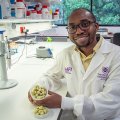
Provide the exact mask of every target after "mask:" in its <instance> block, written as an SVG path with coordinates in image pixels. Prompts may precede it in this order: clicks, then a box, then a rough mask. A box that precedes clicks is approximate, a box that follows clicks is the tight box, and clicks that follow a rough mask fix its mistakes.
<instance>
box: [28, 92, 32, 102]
mask: <svg viewBox="0 0 120 120" xmlns="http://www.w3.org/2000/svg"><path fill="white" fill-rule="evenodd" d="M28 99H29V101H30V102H32V103H33V99H32V97H31V95H30V92H28Z"/></svg>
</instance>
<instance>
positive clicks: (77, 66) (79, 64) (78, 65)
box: [72, 52, 85, 76]
mask: <svg viewBox="0 0 120 120" xmlns="http://www.w3.org/2000/svg"><path fill="white" fill-rule="evenodd" d="M72 59H73V60H76V61H75V62H74V65H75V70H76V73H77V72H78V71H80V73H81V74H80V73H79V75H80V76H81V75H82V76H84V74H85V69H84V66H83V64H82V61H81V59H80V54H79V53H78V52H74V54H73V58H72Z"/></svg>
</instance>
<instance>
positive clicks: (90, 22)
mask: <svg viewBox="0 0 120 120" xmlns="http://www.w3.org/2000/svg"><path fill="white" fill-rule="evenodd" d="M82 21H88V23H89V25H88V26H87V27H82V24H81V23H82V22H80V23H79V24H78V25H74V27H75V29H76V30H75V31H73V32H70V31H69V28H70V26H67V27H66V29H67V31H68V33H69V34H75V33H76V32H77V28H80V29H81V30H83V31H84V30H88V29H89V28H90V25H91V24H92V23H96V22H95V21H90V20H82Z"/></svg>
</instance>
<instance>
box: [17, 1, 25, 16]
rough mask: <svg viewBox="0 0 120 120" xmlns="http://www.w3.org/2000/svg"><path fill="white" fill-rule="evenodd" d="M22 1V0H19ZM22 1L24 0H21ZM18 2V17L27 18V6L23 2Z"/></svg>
mask: <svg viewBox="0 0 120 120" xmlns="http://www.w3.org/2000/svg"><path fill="white" fill-rule="evenodd" d="M18 1H20V0H18ZM21 1H22V0H21ZM21 1H20V2H16V18H25V16H26V8H25V5H24V3H23V2H21Z"/></svg>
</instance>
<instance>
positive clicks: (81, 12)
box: [68, 8, 96, 22]
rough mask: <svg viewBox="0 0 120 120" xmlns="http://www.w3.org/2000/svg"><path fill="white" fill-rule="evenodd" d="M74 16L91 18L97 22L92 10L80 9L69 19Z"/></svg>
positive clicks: (74, 11) (73, 12)
mask: <svg viewBox="0 0 120 120" xmlns="http://www.w3.org/2000/svg"><path fill="white" fill-rule="evenodd" d="M74 16H82V17H84V16H89V18H90V19H91V20H92V21H94V22H96V18H95V15H94V14H93V13H92V12H91V11H90V10H88V9H85V8H78V9H75V10H73V11H72V13H71V14H70V16H69V17H68V19H69V18H71V17H74Z"/></svg>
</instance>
